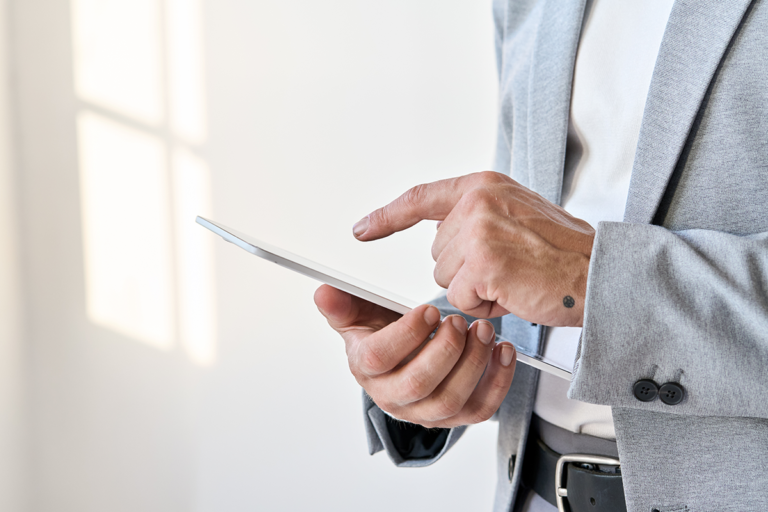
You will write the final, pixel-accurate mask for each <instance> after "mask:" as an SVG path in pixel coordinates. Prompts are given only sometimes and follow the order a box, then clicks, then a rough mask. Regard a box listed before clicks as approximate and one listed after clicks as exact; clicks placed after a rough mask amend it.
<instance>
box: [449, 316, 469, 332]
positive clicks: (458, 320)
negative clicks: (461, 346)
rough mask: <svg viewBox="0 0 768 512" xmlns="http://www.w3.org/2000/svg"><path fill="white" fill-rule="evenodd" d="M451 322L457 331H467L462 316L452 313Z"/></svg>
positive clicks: (465, 322)
mask: <svg viewBox="0 0 768 512" xmlns="http://www.w3.org/2000/svg"><path fill="white" fill-rule="evenodd" d="M451 323H452V324H453V327H454V329H456V330H457V331H459V332H467V321H466V320H465V319H464V317H463V316H461V315H452V316H451Z"/></svg>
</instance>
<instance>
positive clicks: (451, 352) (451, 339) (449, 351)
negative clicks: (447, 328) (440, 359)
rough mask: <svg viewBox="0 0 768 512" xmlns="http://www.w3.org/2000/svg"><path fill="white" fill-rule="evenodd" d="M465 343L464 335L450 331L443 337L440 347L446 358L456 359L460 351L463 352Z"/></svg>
mask: <svg viewBox="0 0 768 512" xmlns="http://www.w3.org/2000/svg"><path fill="white" fill-rule="evenodd" d="M466 344H467V338H466V336H460V335H459V334H454V333H453V332H452V333H451V335H449V336H446V337H445V339H444V340H443V342H442V343H441V348H442V350H443V352H444V356H445V358H446V359H458V358H459V357H460V356H461V354H462V352H464V347H465V346H466Z"/></svg>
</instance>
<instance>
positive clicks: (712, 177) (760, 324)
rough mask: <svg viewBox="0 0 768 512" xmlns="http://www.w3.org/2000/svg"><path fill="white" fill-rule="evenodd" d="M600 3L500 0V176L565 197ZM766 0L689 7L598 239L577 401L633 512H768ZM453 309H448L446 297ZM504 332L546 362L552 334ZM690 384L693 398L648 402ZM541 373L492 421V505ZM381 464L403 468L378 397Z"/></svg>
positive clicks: (515, 469)
mask: <svg viewBox="0 0 768 512" xmlns="http://www.w3.org/2000/svg"><path fill="white" fill-rule="evenodd" d="M585 1H586V0H519V1H518V0H495V1H494V18H495V22H496V46H497V57H498V65H499V72H500V84H501V87H500V94H501V98H500V107H501V115H500V129H499V140H498V151H497V155H496V163H495V170H497V171H498V172H503V173H508V174H510V175H511V176H512V177H513V178H514V179H515V180H517V181H519V182H520V183H522V184H523V185H525V186H527V187H529V188H531V189H532V190H534V191H536V192H538V193H539V194H541V195H543V196H544V197H546V198H547V199H549V200H551V201H553V202H556V203H557V202H559V201H560V193H561V189H562V180H563V166H564V158H565V143H566V132H567V127H568V114H569V103H570V92H571V80H572V77H573V66H574V60H575V56H576V49H577V46H578V42H579V35H580V30H581V25H582V19H583V15H584V9H585ZM767 191H768V2H766V1H763V0H753V1H750V0H677V2H676V3H675V5H674V7H673V9H672V13H671V16H670V18H669V22H668V24H667V28H666V32H665V34H664V38H663V41H662V43H661V49H660V51H659V56H658V60H657V62H656V67H655V70H654V73H653V78H652V82H651V86H650V90H649V93H648V99H647V103H646V106H645V113H644V117H643V123H642V128H641V131H640V138H639V141H638V146H637V153H636V156H635V162H634V167H633V173H632V181H631V186H630V190H629V197H628V200H627V206H626V213H625V218H624V222H604V223H601V224H600V225H599V227H598V230H597V238H596V240H595V245H594V250H593V253H592V259H591V263H590V272H589V282H588V285H587V302H586V311H585V321H584V331H583V334H582V341H581V345H580V347H579V353H578V356H577V360H576V365H575V369H574V378H573V381H572V383H571V387H570V390H569V396H570V397H571V398H574V399H578V400H582V401H585V402H590V403H595V404H603V405H609V406H611V407H612V410H613V417H614V421H615V424H616V435H617V442H618V449H619V455H620V458H621V461H622V472H623V475H624V487H625V493H626V499H627V506H628V510H629V511H630V512H651V511H652V510H658V511H659V512H671V511H713V510H716V511H730V510H732V511H739V512H743V511H748V510H755V511H764V510H768V421H767V420H766V418H767V417H768V197H767V196H768V194H766V192H767ZM442 306H443V307H444V309H446V310H448V309H450V305H448V304H447V303H445V302H443V304H442ZM501 324H502V325H501V328H502V333H503V334H504V336H505V337H507V338H509V339H512V340H514V341H515V343H516V344H517V346H518V347H519V349H520V350H521V351H524V352H528V353H532V354H533V353H539V352H540V351H541V340H542V338H543V329H544V328H542V327H540V326H533V325H531V324H530V323H528V322H524V321H522V320H520V319H518V318H515V317H513V316H511V315H509V316H506V317H504V318H503V319H502V322H501ZM642 378H650V379H653V380H655V381H656V382H658V383H659V384H662V383H665V382H679V383H681V384H682V385H683V386H684V388H685V390H686V397H685V399H684V401H683V402H682V403H680V404H678V405H675V406H670V405H665V404H664V403H662V402H661V401H660V400H656V401H654V402H649V403H644V402H640V401H638V400H637V399H635V398H634V396H633V393H632V387H633V384H634V383H635V382H636V381H637V380H639V379H642ZM537 379H538V374H537V371H536V370H532V369H531V368H529V367H526V366H525V365H518V366H517V371H516V375H515V379H514V382H513V384H512V387H511V388H510V390H509V393H508V394H507V397H506V399H505V401H504V403H503V404H502V406H501V407H500V409H499V411H498V412H497V414H496V419H497V420H498V421H499V422H500V428H499V440H498V486H497V490H496V500H495V507H494V510H496V511H507V510H510V507H511V506H512V504H513V503H514V499H515V493H516V490H517V487H518V483H519V482H520V477H521V475H520V472H521V467H522V460H523V458H524V456H525V453H524V448H525V444H526V436H527V433H528V425H529V422H530V416H531V410H532V407H533V400H534V396H535V391H536V384H537ZM364 408H365V419H366V427H367V432H368V441H369V447H370V451H371V453H375V452H377V451H379V450H382V449H384V450H386V451H387V453H388V454H389V456H390V457H391V458H392V460H393V461H394V462H395V463H396V464H397V465H400V466H425V465H428V464H431V463H433V462H435V461H436V460H437V459H438V458H440V456H442V454H443V453H445V452H446V451H447V450H448V449H450V448H451V446H453V444H454V443H455V442H456V441H457V440H458V439H459V437H460V436H461V434H462V433H463V432H464V428H456V429H453V430H451V431H450V433H449V435H448V438H447V440H446V442H445V445H444V447H443V449H442V451H441V452H440V453H439V454H438V456H437V457H435V458H433V459H429V460H403V457H402V456H400V455H399V453H398V452H397V450H395V449H394V447H393V444H392V441H391V439H390V438H389V435H388V433H387V429H386V424H385V421H384V414H383V412H382V411H381V410H380V409H378V407H376V406H375V404H373V403H372V402H370V400H368V399H366V400H365V407H364Z"/></svg>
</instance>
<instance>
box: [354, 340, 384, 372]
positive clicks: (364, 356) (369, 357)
mask: <svg viewBox="0 0 768 512" xmlns="http://www.w3.org/2000/svg"><path fill="white" fill-rule="evenodd" d="M387 370H388V368H386V367H385V362H384V356H383V354H381V353H380V352H379V349H377V348H376V347H375V346H370V347H365V348H364V349H362V350H361V353H360V355H359V358H358V363H357V371H358V372H359V373H361V374H362V375H378V374H380V373H383V372H385V371H387ZM352 374H353V375H354V374H355V370H353V371H352Z"/></svg>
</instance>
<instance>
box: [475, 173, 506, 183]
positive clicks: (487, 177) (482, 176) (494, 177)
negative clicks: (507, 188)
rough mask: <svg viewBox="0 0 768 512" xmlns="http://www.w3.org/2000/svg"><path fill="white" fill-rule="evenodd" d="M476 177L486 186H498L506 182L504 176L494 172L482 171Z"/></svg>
mask: <svg viewBox="0 0 768 512" xmlns="http://www.w3.org/2000/svg"><path fill="white" fill-rule="evenodd" d="M476 176H477V181H478V182H479V183H481V184H484V185H496V184H499V183H502V182H503V181H504V177H503V175H502V174H500V173H498V172H494V171H480V172H478V173H477V174H476Z"/></svg>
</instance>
